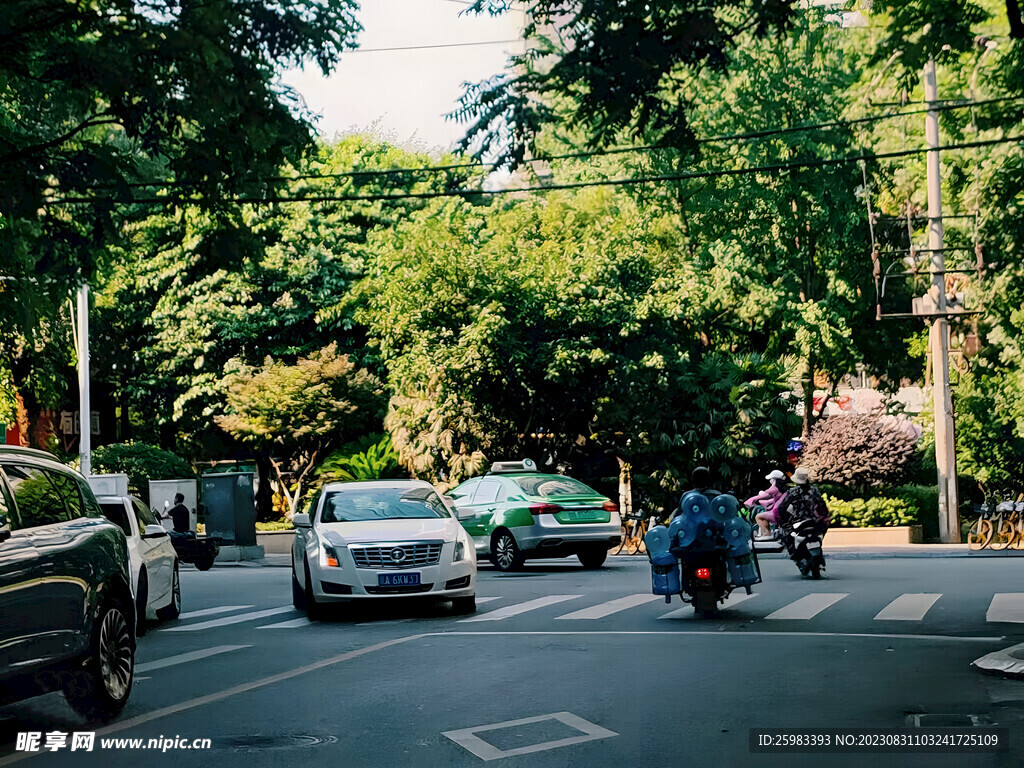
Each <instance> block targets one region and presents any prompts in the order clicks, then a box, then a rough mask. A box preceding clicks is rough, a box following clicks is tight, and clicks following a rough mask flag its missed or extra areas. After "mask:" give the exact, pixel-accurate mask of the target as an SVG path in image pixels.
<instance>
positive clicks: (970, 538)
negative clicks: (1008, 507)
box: [967, 504, 1001, 552]
mask: <svg viewBox="0 0 1024 768" xmlns="http://www.w3.org/2000/svg"><path fill="white" fill-rule="evenodd" d="M974 511H975V512H976V513H977V514H978V519H977V520H975V521H974V525H972V526H971V529H970V530H969V531H968V532H967V548H968V549H971V550H974V551H975V552H977V551H978V550H982V549H984V548H985V547H987V546H988V545H989V544H990V543H991V542H992V536H993V534H994V533H995V525H994V524H993V522H992V516H993V514H994V513H995V510H994V509H992V506H991V505H990V504H977V505H975V507H974ZM1000 517H1001V515H1000Z"/></svg>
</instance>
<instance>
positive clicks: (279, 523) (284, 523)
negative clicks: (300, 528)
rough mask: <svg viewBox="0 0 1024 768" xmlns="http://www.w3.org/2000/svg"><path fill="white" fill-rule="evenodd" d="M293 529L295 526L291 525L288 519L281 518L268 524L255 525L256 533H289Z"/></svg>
mask: <svg viewBox="0 0 1024 768" xmlns="http://www.w3.org/2000/svg"><path fill="white" fill-rule="evenodd" d="M293 528H295V526H294V525H292V521H291V520H289V519H288V518H281V519H280V520H274V521H272V522H269V523H256V530H257V531H290V530H292V529H293Z"/></svg>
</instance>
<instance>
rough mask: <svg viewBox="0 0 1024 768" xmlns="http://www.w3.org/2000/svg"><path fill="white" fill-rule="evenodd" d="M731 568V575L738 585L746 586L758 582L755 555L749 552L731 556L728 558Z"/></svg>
mask: <svg viewBox="0 0 1024 768" xmlns="http://www.w3.org/2000/svg"><path fill="white" fill-rule="evenodd" d="M726 563H727V565H728V568H729V577H730V578H731V579H732V583H733V584H735V585H736V586H737V587H745V586H748V585H750V584H757V582H758V574H757V567H756V566H755V565H754V556H753V555H752V554H750V553H749V552H748V553H746V554H744V555H739V556H736V557H730V558H728V559H727V560H726Z"/></svg>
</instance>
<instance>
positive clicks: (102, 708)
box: [64, 600, 135, 721]
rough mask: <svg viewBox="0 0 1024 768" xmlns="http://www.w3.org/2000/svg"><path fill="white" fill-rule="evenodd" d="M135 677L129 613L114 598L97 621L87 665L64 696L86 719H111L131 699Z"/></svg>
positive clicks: (69, 685)
mask: <svg viewBox="0 0 1024 768" xmlns="http://www.w3.org/2000/svg"><path fill="white" fill-rule="evenodd" d="M128 605H131V603H128ZM134 679H135V641H134V638H133V637H132V631H131V621H130V620H129V614H128V611H127V610H125V607H124V603H122V602H121V601H119V600H110V601H109V602H108V603H107V604H105V605H104V607H103V609H102V610H101V611H100V614H99V616H98V617H97V618H96V621H95V623H94V624H93V627H92V638H91V641H90V649H89V656H88V658H87V659H86V662H85V665H84V668H83V670H82V671H81V672H78V673H75V674H73V675H72V676H71V679H70V680H69V681H68V683H67V686H66V688H65V691H64V698H66V699H67V702H68V704H70V705H71V707H72V709H74V710H75V711H76V712H78V714H80V715H81V716H82V717H84V718H85V719H86V720H90V721H91V720H109V719H111V718H113V717H115V716H116V715H117V714H118V713H119V712H120V711H121V710H122V709H123V708H124V705H125V704H126V703H127V702H128V696H129V694H131V691H132V683H133V682H134Z"/></svg>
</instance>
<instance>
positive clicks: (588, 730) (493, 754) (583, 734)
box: [441, 712, 619, 760]
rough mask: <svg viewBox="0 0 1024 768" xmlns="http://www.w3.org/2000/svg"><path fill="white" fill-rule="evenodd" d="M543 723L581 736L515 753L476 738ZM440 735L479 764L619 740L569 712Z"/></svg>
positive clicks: (526, 748)
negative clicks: (557, 724) (552, 722)
mask: <svg viewBox="0 0 1024 768" xmlns="http://www.w3.org/2000/svg"><path fill="white" fill-rule="evenodd" d="M546 720H557V721H558V722H560V723H562V724H563V725H567V726H569V727H570V728H572V729H573V730H575V731H579V732H580V735H579V736H569V737H567V738H564V739H558V740H556V741H545V742H543V743H542V744H529V745H527V746H525V747H516V748H515V749H498V748H497V747H496V746H494V745H493V744H490V743H488V742H486V741H484V740H483V739H482V738H480V737H479V736H478V735H477V734H478V733H485V732H487V731H497V730H501V729H502V728H516V727H519V726H523V725H532V724H533V723H543V722H544V721H546ZM441 735H442V736H445V737H447V738H449V739H451V740H452V741H454V742H455V743H456V744H458V745H459V746H460V747H462V748H464V749H466V750H469V751H470V752H472V753H473V754H474V755H476V756H477V757H479V758H480V759H481V760H497V759H499V758H502V757H512V756H513V755H528V754H531V753H533V752H546V751H547V750H549V749H555V748H557V747H565V746H568V745H570V744H582V743H583V742H585V741H593V740H594V739H607V738H609V737H611V736H618V735H619V734H617V733H616V732H615V731H609V730H608V729H607V728H602V727H601V726H600V725H597V724H595V723H591V722H589V721H588V720H584V719H583V718H582V717H578V716H576V715H574V714H572V712H554V713H552V714H550V715H540V716H539V717H524V718H522V719H520V720H508V721H506V722H504V723H495V724H494V725H481V726H477V727H476V728H462V729H460V730H458V731H443V732H442V733H441Z"/></svg>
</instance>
